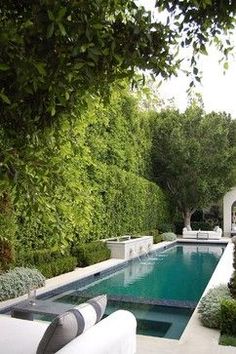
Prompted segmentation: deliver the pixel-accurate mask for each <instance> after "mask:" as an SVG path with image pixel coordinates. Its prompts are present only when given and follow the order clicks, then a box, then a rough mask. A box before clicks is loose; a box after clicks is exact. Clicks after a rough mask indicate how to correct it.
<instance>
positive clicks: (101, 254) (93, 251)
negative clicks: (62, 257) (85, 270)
mask: <svg viewBox="0 0 236 354" xmlns="http://www.w3.org/2000/svg"><path fill="white" fill-rule="evenodd" d="M72 252H73V255H74V256H75V257H76V259H77V264H78V266H79V267H86V266H89V265H91V264H95V263H98V262H102V261H105V260H106V259H109V258H110V256H111V251H110V250H109V249H108V248H107V246H106V244H105V243H104V242H99V241H97V242H91V243H88V244H80V245H78V246H76V247H74V248H73V251H72Z"/></svg>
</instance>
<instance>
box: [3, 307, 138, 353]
mask: <svg viewBox="0 0 236 354" xmlns="http://www.w3.org/2000/svg"><path fill="white" fill-rule="evenodd" d="M48 326H49V324H48V323H46V322H42V321H28V320H22V319H18V318H11V317H10V316H6V315H0V331H1V336H0V353H1V354H36V353H38V351H37V350H38V349H37V348H38V346H39V343H40V341H41V339H42V337H43V336H44V333H45V331H46V330H47V328H48ZM135 352H136V319H135V317H134V315H133V314H132V313H131V312H129V311H125V310H118V311H115V312H113V313H112V314H111V315H109V316H107V317H106V318H104V319H103V320H101V321H99V322H98V323H96V324H95V325H93V326H91V327H90V328H89V329H87V330H85V331H84V332H83V333H82V334H80V335H78V336H77V337H75V338H74V339H73V340H72V341H70V342H69V343H68V344H66V345H65V346H64V347H63V348H62V349H60V350H59V351H56V353H58V354H111V353H112V354H134V353H135ZM43 353H45V354H49V353H52V352H51V351H45V352H43ZM53 353H54V351H53Z"/></svg>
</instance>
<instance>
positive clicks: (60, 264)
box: [37, 256, 77, 278]
mask: <svg viewBox="0 0 236 354" xmlns="http://www.w3.org/2000/svg"><path fill="white" fill-rule="evenodd" d="M76 264H77V259H76V257H73V256H61V258H58V259H55V260H54V261H51V262H49V263H43V264H39V265H37V269H39V271H40V272H41V273H42V274H43V275H44V276H45V277H46V278H53V277H55V276H57V275H60V274H63V273H67V272H71V271H72V270H74V269H75V267H76Z"/></svg>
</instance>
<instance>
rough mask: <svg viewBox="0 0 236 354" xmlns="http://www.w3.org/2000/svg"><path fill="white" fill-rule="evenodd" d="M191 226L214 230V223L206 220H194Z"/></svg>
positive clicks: (197, 228)
mask: <svg viewBox="0 0 236 354" xmlns="http://www.w3.org/2000/svg"><path fill="white" fill-rule="evenodd" d="M191 228H192V230H206V231H210V230H212V225H211V224H209V223H208V222H204V221H193V222H191Z"/></svg>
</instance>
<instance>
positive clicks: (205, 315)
mask: <svg viewBox="0 0 236 354" xmlns="http://www.w3.org/2000/svg"><path fill="white" fill-rule="evenodd" d="M230 298H231V296H230V292H229V289H228V288H227V286H226V285H219V286H217V287H215V288H212V289H210V290H209V291H208V292H207V294H206V295H205V296H203V298H202V299H201V300H200V304H199V307H198V313H199V316H200V320H201V322H202V323H203V325H204V326H206V327H209V328H217V329H220V328H221V302H222V300H224V299H230Z"/></svg>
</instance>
